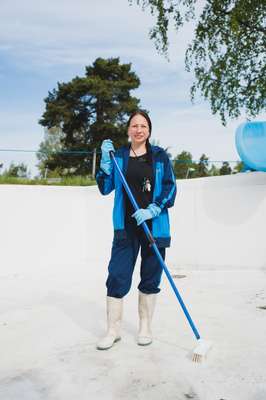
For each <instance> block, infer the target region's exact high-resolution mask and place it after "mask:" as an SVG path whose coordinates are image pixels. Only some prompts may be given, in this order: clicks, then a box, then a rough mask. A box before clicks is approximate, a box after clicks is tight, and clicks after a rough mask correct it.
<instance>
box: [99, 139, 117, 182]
mask: <svg viewBox="0 0 266 400" xmlns="http://www.w3.org/2000/svg"><path fill="white" fill-rule="evenodd" d="M101 151H102V158H101V164H100V167H101V169H102V170H103V171H104V172H105V173H106V174H107V175H110V174H111V172H112V168H113V164H112V160H111V157H110V151H113V152H115V149H114V146H113V142H112V140H111V139H106V140H104V141H103V142H102V145H101Z"/></svg>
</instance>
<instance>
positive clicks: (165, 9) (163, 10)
mask: <svg viewBox="0 0 266 400" xmlns="http://www.w3.org/2000/svg"><path fill="white" fill-rule="evenodd" d="M128 1H129V2H130V3H131V4H132V3H133V1H134V2H136V3H137V4H139V5H142V8H143V9H147V8H148V9H149V10H150V11H151V13H152V14H153V15H156V18H157V20H156V24H155V26H154V27H153V28H152V29H151V31H150V38H151V39H153V40H154V41H155V45H156V48H157V49H158V50H159V52H161V53H164V54H166V55H167V50H168V45H169V43H168V29H169V23H170V21H172V20H173V22H174V25H175V29H176V31H178V30H179V28H180V27H181V26H182V25H183V24H184V23H185V22H186V21H189V20H191V19H194V20H195V23H196V29H195V36H194V39H193V41H192V43H191V44H190V45H189V47H188V49H187V52H186V59H185V64H186V69H187V70H188V71H190V70H193V71H194V75H195V81H194V83H193V85H192V87H191V98H192V100H193V99H194V98H195V94H196V92H197V91H199V92H200V93H201V95H202V96H203V97H204V98H205V99H206V100H208V101H209V103H210V105H211V109H212V112H213V113H214V114H216V113H218V114H219V115H220V118H221V120H222V123H223V124H224V125H225V124H226V121H227V120H228V119H232V118H236V117H238V116H239V115H240V114H241V112H242V111H244V112H245V113H246V114H247V115H248V116H251V117H254V116H256V115H258V114H259V113H260V112H261V111H263V110H265V109H266V101H265V99H266V26H265V20H266V4H265V0H205V2H204V7H203V10H202V12H201V14H200V15H199V17H196V14H195V7H196V5H197V4H199V1H198V0H128Z"/></svg>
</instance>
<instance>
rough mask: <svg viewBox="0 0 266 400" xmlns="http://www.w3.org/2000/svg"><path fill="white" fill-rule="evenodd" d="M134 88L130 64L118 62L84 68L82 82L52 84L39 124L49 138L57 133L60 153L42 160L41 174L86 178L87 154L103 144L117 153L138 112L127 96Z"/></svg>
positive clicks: (136, 102)
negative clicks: (132, 116)
mask: <svg viewBox="0 0 266 400" xmlns="http://www.w3.org/2000/svg"><path fill="white" fill-rule="evenodd" d="M139 85H140V80H139V78H138V77H137V75H136V74H135V73H134V72H133V71H131V64H120V61H119V58H109V59H103V58H97V59H96V60H95V62H94V63H93V65H92V66H87V67H86V73H85V76H84V77H78V76H77V77H75V78H73V79H72V80H71V81H70V82H67V83H58V84H57V89H54V90H53V91H52V92H49V94H48V96H47V97H46V98H45V100H44V101H45V112H44V113H43V115H42V118H41V119H40V121H39V123H40V124H41V125H42V126H44V127H46V128H47V129H48V131H49V132H51V129H55V131H58V130H60V131H61V132H62V135H61V138H60V142H61V143H60V147H61V153H60V152H57V153H56V154H50V155H48V156H47V158H46V159H43V160H42V161H43V163H42V168H43V167H44V165H45V166H46V167H48V168H49V169H51V170H54V169H56V168H57V169H58V168H59V169H61V171H62V174H63V173H66V174H70V173H72V174H73V175H86V174H89V173H90V172H91V163H92V154H88V152H92V151H93V150H94V149H95V148H97V149H98V150H99V148H100V144H101V142H102V140H103V139H107V138H110V139H112V140H113V142H114V145H115V146H117V147H118V146H120V145H122V144H124V143H125V142H126V141H127V135H126V120H127V119H128V116H129V115H130V114H131V113H132V112H133V111H135V110H136V109H137V108H138V107H139V100H138V99H137V98H136V97H132V96H131V94H130V91H131V90H134V89H136V88H138V87H139ZM50 134H52V133H50Z"/></svg>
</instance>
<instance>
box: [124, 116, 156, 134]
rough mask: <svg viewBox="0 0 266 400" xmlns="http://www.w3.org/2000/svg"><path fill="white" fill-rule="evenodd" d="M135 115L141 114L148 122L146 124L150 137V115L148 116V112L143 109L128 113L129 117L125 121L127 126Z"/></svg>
mask: <svg viewBox="0 0 266 400" xmlns="http://www.w3.org/2000/svg"><path fill="white" fill-rule="evenodd" d="M135 115H141V116H142V117H143V118H145V119H146V121H147V122H148V125H149V133H150V135H149V137H150V136H151V130H152V123H151V119H150V117H149V116H148V113H146V111H144V110H137V111H134V112H133V113H132V114H131V115H130V117H129V119H128V121H127V128H128V127H129V125H130V122H131V120H132V118H133V117H135Z"/></svg>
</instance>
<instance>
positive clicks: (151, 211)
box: [132, 203, 161, 225]
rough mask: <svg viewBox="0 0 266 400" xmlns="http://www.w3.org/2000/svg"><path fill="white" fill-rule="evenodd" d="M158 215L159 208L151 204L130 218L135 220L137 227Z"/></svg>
mask: <svg viewBox="0 0 266 400" xmlns="http://www.w3.org/2000/svg"><path fill="white" fill-rule="evenodd" d="M160 213H161V209H160V207H159V206H157V205H156V204H154V203H151V204H150V205H149V206H148V207H147V208H140V209H139V210H138V211H136V212H135V213H134V214H133V215H132V217H133V218H135V219H136V221H137V225H141V224H142V223H143V222H144V221H146V220H147V219H152V218H155V217H158V215H159V214H160Z"/></svg>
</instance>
